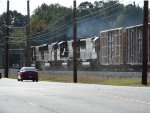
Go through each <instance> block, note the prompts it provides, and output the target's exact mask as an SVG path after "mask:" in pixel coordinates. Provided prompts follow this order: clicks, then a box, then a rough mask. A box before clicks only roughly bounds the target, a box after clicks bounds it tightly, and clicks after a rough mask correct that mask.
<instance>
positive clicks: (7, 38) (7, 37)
mask: <svg viewBox="0 0 150 113" xmlns="http://www.w3.org/2000/svg"><path fill="white" fill-rule="evenodd" d="M5 28H6V36H5V62H4V65H5V69H4V76H5V77H6V78H8V71H9V57H8V51H9V47H8V46H9V43H8V42H9V0H7V20H6V25H5Z"/></svg>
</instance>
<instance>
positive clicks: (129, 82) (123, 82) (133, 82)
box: [40, 75, 150, 86]
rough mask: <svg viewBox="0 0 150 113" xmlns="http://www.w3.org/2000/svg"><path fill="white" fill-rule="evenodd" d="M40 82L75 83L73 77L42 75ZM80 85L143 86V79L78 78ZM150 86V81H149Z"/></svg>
mask: <svg viewBox="0 0 150 113" xmlns="http://www.w3.org/2000/svg"><path fill="white" fill-rule="evenodd" d="M40 80H42V81H53V82H67V83H71V82H73V77H72V76H44V75H41V77H40ZM78 82H79V83H88V84H102V85H116V86H142V85H141V78H129V77H128V78H121V77H109V78H107V77H96V76H94V77H93V76H78ZM148 83H149V84H148V86H150V80H149V81H148Z"/></svg>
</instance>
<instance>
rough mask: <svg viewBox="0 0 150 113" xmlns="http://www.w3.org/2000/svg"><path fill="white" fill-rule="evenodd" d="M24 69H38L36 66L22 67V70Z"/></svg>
mask: <svg viewBox="0 0 150 113" xmlns="http://www.w3.org/2000/svg"><path fill="white" fill-rule="evenodd" d="M22 69H36V68H35V67H22V68H21V70H22Z"/></svg>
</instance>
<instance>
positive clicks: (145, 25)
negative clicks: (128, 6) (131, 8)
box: [142, 0, 148, 85]
mask: <svg viewBox="0 0 150 113" xmlns="http://www.w3.org/2000/svg"><path fill="white" fill-rule="evenodd" d="M147 61H148V1H146V0H144V19H143V64H142V84H143V85H147Z"/></svg>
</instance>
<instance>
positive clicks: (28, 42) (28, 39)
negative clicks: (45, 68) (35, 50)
mask: <svg viewBox="0 0 150 113" xmlns="http://www.w3.org/2000/svg"><path fill="white" fill-rule="evenodd" d="M26 44H27V48H26V55H27V56H26V66H31V36H30V6H29V0H27V24H26Z"/></svg>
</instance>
